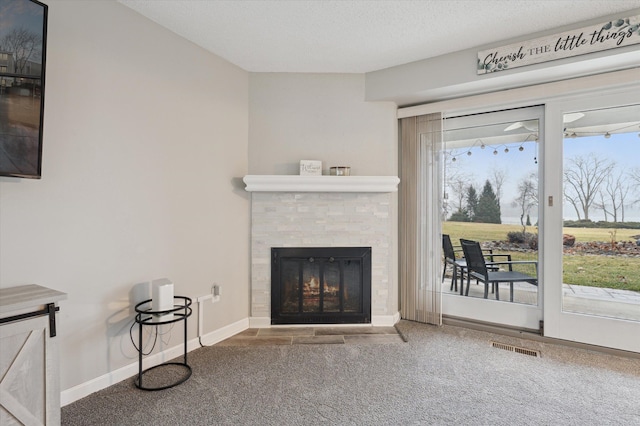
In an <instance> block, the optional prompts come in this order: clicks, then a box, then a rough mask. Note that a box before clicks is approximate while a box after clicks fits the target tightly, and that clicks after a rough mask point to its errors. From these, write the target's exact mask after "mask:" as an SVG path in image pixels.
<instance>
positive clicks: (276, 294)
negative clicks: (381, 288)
mask: <svg viewBox="0 0 640 426" xmlns="http://www.w3.org/2000/svg"><path fill="white" fill-rule="evenodd" d="M271 259H272V264H271V324H356V323H365V324H368V323H371V247H299V248H295V247H294V248H272V249H271Z"/></svg>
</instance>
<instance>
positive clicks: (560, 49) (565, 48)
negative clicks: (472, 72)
mask: <svg viewBox="0 0 640 426" xmlns="http://www.w3.org/2000/svg"><path fill="white" fill-rule="evenodd" d="M633 44H640V15H635V16H631V17H628V18H620V19H615V20H613V21H610V22H605V23H602V24H598V25H592V26H589V27H583V28H579V29H577V30H572V31H566V32H563V33H559V34H554V35H550V36H545V37H539V38H536V39H533V40H528V41H523V42H520V43H513V44H510V45H508V46H502V47H498V48H493V49H487V50H483V51H481V52H478V74H487V73H491V72H496V71H504V70H507V69H511V68H518V67H523V66H526V65H532V64H538V63H541V62H548V61H553V60H556V59H563V58H570V57H573V56H578V55H584V54H586V53H593V52H599V51H602V50H608V49H615V48H618V47H622V46H629V45H633Z"/></svg>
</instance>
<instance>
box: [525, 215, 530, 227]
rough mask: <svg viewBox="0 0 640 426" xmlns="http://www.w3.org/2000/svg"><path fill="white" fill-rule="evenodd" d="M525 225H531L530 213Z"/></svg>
mask: <svg viewBox="0 0 640 426" xmlns="http://www.w3.org/2000/svg"><path fill="white" fill-rule="evenodd" d="M525 225H527V226H531V218H530V217H529V214H527V223H525Z"/></svg>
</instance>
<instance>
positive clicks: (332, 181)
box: [243, 175, 400, 192]
mask: <svg viewBox="0 0 640 426" xmlns="http://www.w3.org/2000/svg"><path fill="white" fill-rule="evenodd" d="M243 181H244V183H245V184H246V188H245V190H246V191H248V192H397V191H398V183H399V182H400V179H399V178H397V177H396V176H298V175H247V176H245V177H244V179H243Z"/></svg>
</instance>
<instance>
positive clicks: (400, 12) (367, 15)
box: [118, 0, 640, 73]
mask: <svg viewBox="0 0 640 426" xmlns="http://www.w3.org/2000/svg"><path fill="white" fill-rule="evenodd" d="M118 1H119V2H120V3H122V4H124V5H126V6H128V7H130V8H132V9H134V10H136V11H137V12H139V13H141V14H142V15H144V16H146V17H148V18H149V19H151V20H153V21H155V22H157V23H158V24H160V25H162V26H164V27H166V28H168V29H170V30H171V31H173V32H175V33H177V34H179V35H181V36H182V37H184V38H186V39H188V40H191V41H192V42H194V43H195V44H197V45H199V46H201V47H203V48H205V49H207V50H209V51H211V52H213V53H215V54H217V55H218V56H221V57H223V58H225V59H227V60H228V61H230V62H232V63H234V64H236V65H238V66H239V67H241V68H243V69H245V70H247V71H252V72H322V73H326V72H329V73H331V72H336V73H364V72H369V71H375V70H379V69H383V68H388V67H391V66H395V65H400V64H404V63H408V62H413V61H417V60H420V59H426V58H430V57H434V56H438V55H442V54H445V53H450V52H455V51H458V50H463V49H469V48H474V47H477V46H481V45H484V44H491V43H500V42H502V41H504V40H507V39H510V38H514V37H521V36H526V35H529V34H533V33H536V32H539V31H544V30H550V29H555V28H559V27H562V26H565V25H570V24H573V23H579V22H581V21H585V20H589V19H593V18H597V17H600V16H606V15H611V14H616V13H620V12H626V11H629V10H632V9H635V8H640V0H422V1H411V0H405V1H386V0H377V1H365V0H362V1H360V0H341V1H324V0H314V1H309V0H282V1H274V0H253V1H252V0H235V1H228V0H118Z"/></svg>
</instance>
